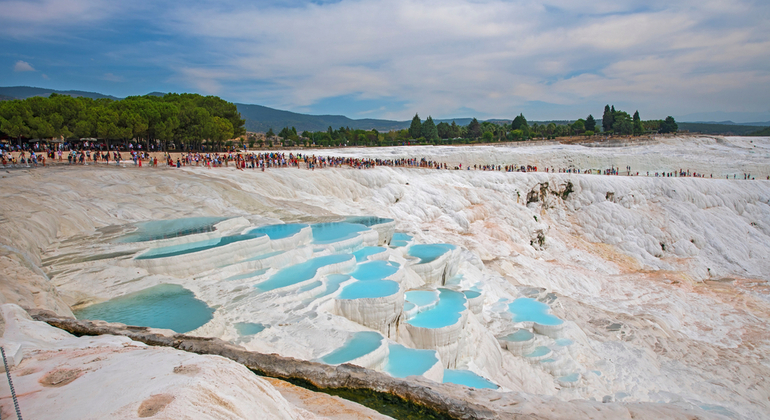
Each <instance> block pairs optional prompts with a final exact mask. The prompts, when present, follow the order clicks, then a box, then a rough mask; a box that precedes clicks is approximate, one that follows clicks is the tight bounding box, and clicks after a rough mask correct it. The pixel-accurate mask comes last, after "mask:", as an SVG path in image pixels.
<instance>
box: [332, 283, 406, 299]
mask: <svg viewBox="0 0 770 420" xmlns="http://www.w3.org/2000/svg"><path fill="white" fill-rule="evenodd" d="M397 292H398V283H396V282H395V281H391V280H370V281H357V282H355V283H352V284H349V285H347V286H345V287H344V288H343V289H342V291H341V292H340V294H339V296H338V298H339V299H365V298H378V297H385V296H390V295H392V294H394V293H397Z"/></svg>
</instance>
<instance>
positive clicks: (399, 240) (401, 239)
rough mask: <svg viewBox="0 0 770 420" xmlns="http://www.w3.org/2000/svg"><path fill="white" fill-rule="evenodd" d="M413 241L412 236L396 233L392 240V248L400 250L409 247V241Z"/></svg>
mask: <svg viewBox="0 0 770 420" xmlns="http://www.w3.org/2000/svg"><path fill="white" fill-rule="evenodd" d="M411 240H412V235H407V234H406V233H403V232H396V233H394V234H393V237H392V238H391V239H390V246H391V247H392V248H398V247H402V246H407V245H408V244H409V241H411Z"/></svg>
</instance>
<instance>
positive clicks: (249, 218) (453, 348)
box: [0, 137, 770, 419]
mask: <svg viewBox="0 0 770 420" xmlns="http://www.w3.org/2000/svg"><path fill="white" fill-rule="evenodd" d="M323 153H324V154H325V155H327V154H328V155H332V156H358V157H378V158H398V157H426V158H429V159H432V160H436V161H441V162H447V163H458V164H459V163H462V164H463V167H464V168H465V167H466V166H467V165H468V164H471V165H473V164H479V165H486V164H500V165H508V164H517V165H537V166H538V167H539V168H545V167H551V168H576V169H577V168H579V169H606V168H609V167H611V166H612V167H616V168H617V167H624V166H626V165H629V166H631V168H632V169H631V172H633V173H634V174H635V173H636V172H640V174H642V173H644V174H646V172H647V171H651V172H652V173H654V172H662V171H673V170H677V169H685V170H686V169H689V170H691V171H696V172H699V173H703V174H707V176H708V175H711V174H713V177H714V178H713V179H712V178H709V177H707V178H678V177H676V178H674V177H672V178H663V177H654V176H651V177H647V176H604V175H586V174H575V173H548V174H546V173H543V172H534V173H518V172H516V173H505V172H497V171H494V172H491V171H490V172H487V171H474V170H470V171H469V170H457V171H454V170H436V169H407V168H389V167H378V168H374V169H368V170H355V169H351V168H323V169H318V170H315V171H307V170H298V169H270V170H268V171H266V172H261V171H249V170H247V171H237V170H235V169H234V168H219V169H218V170H206V169H204V168H196V167H187V168H182V169H178V170H177V169H173V170H172V169H168V170H160V169H157V170H149V169H148V170H144V169H143V170H139V169H134V168H131V167H127V168H120V167H109V168H103V167H102V168H91V167H87V168H86V167H78V168H70V167H55V168H46V169H37V170H15V171H9V172H6V173H5V174H4V175H3V176H4V178H3V179H2V187H3V188H2V189H0V210H1V211H0V241H1V243H2V248H0V280H1V281H0V294H1V295H2V301H0V303H7V304H17V305H19V306H25V307H38V308H44V309H49V310H52V311H55V312H56V313H58V314H60V315H71V314H72V312H71V310H74V312H75V314H76V315H77V316H85V315H84V314H86V315H88V316H92V317H102V318H107V317H114V318H111V319H108V320H109V321H117V322H123V323H126V324H131V323H136V324H140V325H142V323H144V324H146V325H148V326H151V327H157V328H171V329H176V330H178V331H179V332H185V333H187V334H190V335H197V336H206V337H216V338H220V339H222V340H225V341H227V342H230V343H233V344H237V345H239V346H242V347H243V348H245V349H247V350H252V351H256V352H261V353H268V354H269V353H277V354H280V355H283V356H288V357H294V358H298V359H303V360H311V361H320V362H323V363H327V364H331V365H338V364H341V363H353V364H357V365H360V366H364V367H367V368H370V369H374V370H378V371H381V372H385V373H388V374H391V375H395V374H396V373H394V372H398V373H397V374H402V373H403V374H404V375H407V374H408V375H411V374H414V375H416V376H421V377H422V379H423V380H429V381H436V382H441V381H444V380H445V379H446V378H445V376H446V377H450V376H451V377H452V378H470V379H467V380H464V379H463V380H461V379H454V380H456V381H466V382H465V383H466V384H474V386H481V385H480V384H483V383H491V384H492V387H493V388H494V385H496V386H498V387H499V388H496V389H497V391H494V392H499V393H501V395H503V393H505V392H509V391H510V392H517V393H522V395H527V396H533V397H526V398H527V399H528V400H531V401H534V398H554V401H562V402H565V403H566V402H568V401H569V402H572V401H583V402H586V403H588V402H590V401H605V402H610V401H616V402H623V403H633V402H640V403H672V404H674V406H675V407H678V408H679V409H681V410H693V411H692V412H693V413H697V415H698V416H701V417H702V418H734V419H755V418H768V417H770V402H768V401H770V400H769V399H768V398H770V387H768V386H766V385H765V384H766V379H765V378H767V377H770V366H768V364H767V363H766V360H765V355H766V354H768V351H770V345H769V344H770V343H769V342H768V338H767V337H770V327H768V323H767V321H768V318H770V287H768V285H767V281H768V280H770V181H767V180H765V179H764V178H765V177H767V176H768V175H770V139H768V138H760V137H757V138H738V137H731V138H710V137H697V138H689V137H683V138H675V139H664V140H661V141H660V142H657V143H653V144H648V145H634V146H629V147H613V148H601V147H583V146H563V145H556V144H545V145H537V146H521V147H499V148H492V147H396V148H385V149H368V148H367V149H344V150H328V151H327V150H324V151H323ZM733 173H736V174H741V173H752V175H754V176H756V178H757V180H753V181H751V180H743V179H738V178H742V177H740V176H739V177H736V179H733V178H732V174H733ZM727 175H730V179H725V176H727ZM760 178H762V179H760ZM136 191H141V192H142V193H141V194H139V193H136ZM203 217H216V218H223V219H224V220H222V219H215V220H217V221H216V223H215V224H213V227H212V226H203V224H205V223H208V222H206V221H207V220H209V219H203ZM191 218H201V221H200V223H201V224H202V225H201V226H199V227H196V226H194V223H193V222H195V220H197V219H191ZM158 220H166V221H169V222H167V223H165V224H164V225H163V226H165V227H164V229H169V232H167V233H168V235H161V236H158V237H163V236H170V237H166V238H165V239H156V240H150V241H146V242H126V241H123V240H122V239H121V238H127V236H126V235H128V234H130V233H131V232H134V231H135V230H136V229H137V228H138V226H142V225H140V224H141V223H143V222H148V221H158ZM185 220H186V221H185ZM212 220H214V219H212ZM176 225H178V226H179V229H176V230H175V229H174V226H176ZM148 226H150V225H148ZM191 226H192V227H191ZM182 227H184V229H182ZM209 227H211V229H209ZM196 229H197V230H196ZM212 229H213V230H212ZM183 230H184V233H185V234H183V235H181V236H179V235H178V233H179V232H182V231H183ZM195 232H199V233H195ZM158 233H159V234H162V233H164V232H158ZM181 308H184V309H181ZM2 313H3V316H4V319H5V323H4V325H5V326H6V327H5V330H4V331H3V336H2V343H3V345H4V346H5V348H6V351H7V352H8V353H9V355H10V358H11V365H12V366H13V368H12V373H13V374H14V375H19V377H20V378H22V379H19V383H20V384H21V385H20V388H21V389H22V390H27V391H29V392H32V394H30V395H29V396H25V397H24V398H25V399H26V403H27V404H33V403H34V406H35V407H36V408H35V409H30V411H29V413H30V418H43V417H45V416H42V415H41V413H42V411H41V409H39V407H41V406H43V405H44V403H43V402H42V401H43V400H42V398H48V397H46V396H47V395H55V397H50V398H51V401H52V402H51V407H54V408H62V407H64V404H65V401H67V398H75V397H73V395H77V392H75V391H70V390H71V389H72V390H78V392H89V390H93V389H97V388H99V385H98V383H95V382H93V380H92V381H91V382H89V383H88V384H87V385H85V384H82V382H79V381H78V380H73V381H71V383H69V382H68V384H69V385H66V386H64V387H61V388H56V389H60V390H63V391H62V392H59V391H56V392H54V390H53V388H51V389H49V388H45V387H43V388H41V386H42V385H34V384H35V383H37V382H34V381H30V380H28V379H29V378H28V379H23V378H25V376H23V375H22V373H27V372H32V370H34V369H40V370H39V371H35V372H50V371H52V370H54V369H55V367H54V364H61V366H63V367H62V368H61V369H65V370H67V369H68V370H67V371H66V372H65V373H67V372H69V374H71V375H75V379H77V377H78V375H83V374H87V372H90V371H88V369H89V368H88V365H87V364H86V362H87V361H88V360H85V359H84V358H83V357H85V356H83V357H81V356H78V354H81V355H82V354H85V353H83V352H84V351H85V350H82V349H84V348H86V347H88V346H89V344H88V343H89V342H90V343H95V344H94V348H95V349H96V350H94V351H93V355H94V357H93V359H95V358H96V357H97V354H99V355H101V354H104V355H105V356H104V360H103V361H99V362H98V363H97V364H98V366H99V368H100V369H103V370H105V373H104V374H101V373H100V375H106V373H108V372H109V370H108V369H111V368H110V366H113V363H118V362H120V363H127V361H128V360H130V361H131V363H137V364H146V365H147V366H150V367H155V368H157V369H161V367H162V368H163V369H165V370H164V372H165V371H166V370H167V371H169V372H172V373H173V372H175V370H174V367H175V366H182V368H180V369H181V370H180V371H184V366H188V365H189V366H196V369H198V370H195V369H193V370H194V371H195V372H196V374H198V373H199V374H200V375H198V376H190V377H191V378H198V379H195V381H199V382H196V384H197V383H200V384H202V385H200V386H203V387H204V388H205V389H207V390H208V391H205V392H204V391H201V390H200V389H199V388H196V386H197V385H195V386H193V385H190V383H187V384H186V385H180V384H181V383H182V382H183V381H182V379H180V378H183V377H184V375H174V374H168V375H165V374H164V376H162V377H160V379H159V381H158V384H157V385H154V387H153V386H149V385H147V381H145V380H143V379H141V378H139V376H140V375H139V373H137V374H136V375H134V376H131V377H128V378H124V379H122V382H124V383H131V381H136V383H137V386H138V387H145V388H146V389H144V388H143V389H137V390H133V391H131V392H128V393H127V394H126V395H127V396H126V398H133V400H132V401H134V402H136V404H134V405H130V404H129V403H128V402H126V407H128V406H129V405H130V406H131V407H132V408H131V410H133V411H131V410H129V411H131V412H132V413H135V412H136V409H137V407H138V406H139V403H138V402H141V401H145V400H148V399H150V398H151V397H152V396H153V395H169V396H166V397H162V398H160V400H158V401H155V400H153V401H155V402H156V403H158V404H160V403H163V402H164V401H165V405H163V404H161V405H162V406H163V407H166V409H167V410H169V411H168V412H165V411H164V413H165V414H164V415H166V416H171V417H173V416H174V413H178V412H181V411H174V410H183V408H182V407H183V405H182V404H183V403H184V402H185V401H190V404H192V402H191V401H196V399H197V400H200V399H203V397H201V393H206V392H209V391H210V392H209V393H213V395H215V396H218V397H222V398H224V397H223V395H225V394H227V395H229V396H228V397H227V401H229V402H230V403H231V404H232V406H231V408H230V409H229V410H230V411H228V413H249V414H248V416H246V417H259V415H260V414H259V413H267V414H265V417H266V418H298V419H300V418H308V419H310V418H315V417H313V416H314V414H312V413H309V412H304V411H302V409H299V408H297V407H295V406H292V404H290V403H289V402H287V400H285V399H283V397H281V396H280V394H278V391H276V390H275V389H274V388H273V386H272V385H270V383H268V382H267V381H264V380H263V379H260V378H258V377H256V376H253V375H250V374H249V372H248V371H246V370H245V369H244V368H242V367H239V366H238V365H236V364H234V363H231V362H226V361H225V360H224V359H221V358H217V357H210V356H205V357H204V356H195V355H192V354H186V353H182V352H175V351H172V350H168V351H167V350H162V351H155V350H150V349H148V348H145V346H142V345H138V344H134V342H129V341H130V340H129V341H126V340H127V339H126V340H124V339H120V338H116V337H95V338H87V339H86V338H81V339H75V338H74V337H71V336H69V335H66V334H63V333H59V332H56V331H58V330H55V329H52V328H50V327H44V326H40V325H38V324H37V323H33V322H32V321H30V320H28V319H27V318H25V316H24V313H23V312H22V311H21V310H20V309H18V307H16V306H13V305H3V306H2ZM11 319H12V320H13V321H12V322H11ZM160 320H162V321H163V322H166V323H165V324H162V325H161V324H158V325H151V324H153V323H155V322H158V321H160ZM182 330H184V331H182ZM88 340H91V341H88ZM25 349H26V350H25ZM55 349H66V353H67V354H68V355H69V356H68V357H72V359H71V360H72V361H68V360H69V359H66V358H64V357H63V356H56V355H55V353H53V352H54V350H55ZM116 349H124V350H120V351H118V350H116ZM418 350H420V351H423V352H420V351H418ZM89 351H90V350H89ZM46 352H49V353H50V354H51V355H52V356H51V357H53V358H52V359H50V360H51V361H50V362H49V361H46V360H47V359H46V357H48V356H46V355H47V354H49V353H46ZM78 352H80V353H78ZM121 352H122V353H121ZM118 353H120V354H118ZM124 353H125V354H124ZM89 354H91V353H89ZM180 354H182V355H184V356H180ZM89 357H90V356H89ZM98 357H102V356H98ZM89 360H90V359H89ZM25 363H28V365H25ZM94 363H96V362H94ZM166 368H168V369H166ZM25 369H27V370H25ZM30 369H32V370H30ZM147 369H149V368H147ZM445 369H452V371H451V372H449V373H453V375H448V374H447V375H445V372H444V371H445ZM455 370H456V371H457V372H455ZM35 372H32V373H29V375H31V376H30V378H37V379H35V381H37V380H38V379H40V378H42V376H43V373H39V374H38V373H35ZM142 372H147V370H142ZM458 372H459V373H458ZM220 373H221V374H220ZM88 374H89V375H90V373H88ZM35 375H37V376H35ZM222 375H228V378H229V377H230V376H232V378H233V379H232V380H229V379H224V378H223V377H222ZM65 376H66V375H65ZM93 377H94V378H96V376H93ZM99 378H101V379H99V380H104V381H106V380H107V379H105V378H106V376H99ZM201 378H204V379H201ZM14 379H16V376H14ZM41 380H42V379H41ZM191 380H192V379H191ZM180 381H182V382H180ZM5 386H6V388H3V389H5V391H1V390H0V392H5V394H3V396H4V397H7V396H8V395H9V391H8V389H7V385H5ZM69 387H72V388H69ZM176 387H179V389H178V390H177V391H175V390H174V389H175V388H176ZM186 387H187V388H186ZM239 387H241V388H243V389H249V390H251V391H249V392H245V391H244V392H241V391H238V388H239ZM38 388H39V389H42V391H40V392H41V394H40V395H41V397H40V398H41V400H37V399H35V398H36V397H34V395H35V394H34V392H37V391H36V389H38ZM64 391H67V392H64ZM252 391H253V393H259V395H255V394H253V393H252ZM207 395H208V394H207ZM164 398H165V399H164ZM169 398H170V399H171V400H169ZM212 398H213V397H212ZM78 401H85V400H84V399H80V400H78ZM120 401H123V400H120ZM126 401H127V400H126ZM137 401H138V402H137ZM171 401H174V402H171ZM22 402H24V400H22ZM0 404H1V405H2V413H3V417H5V414H6V413H10V412H11V411H12V410H13V408H12V405H11V402H10V398H4V399H2V400H0ZM83 404H86V403H85V402H83ZM105 404H106V403H105ZM132 404H133V403H132ZM206 404H208V403H206ZM206 404H204V406H205V407H207V408H206V409H207V410H209V409H210V410H214V408H212V407H213V406H214V405H213V404H209V405H206ZM255 406H260V407H261V408H260V409H255V408H254V407H255ZM104 407H108V405H105V406H104ZM104 407H102V408H99V409H98V410H96V411H95V412H96V413H102V414H103V415H104V416H107V417H109V416H110V415H112V414H114V413H118V414H115V415H116V416H117V417H119V418H128V414H126V413H128V411H125V413H124V412H122V411H120V412H119V411H115V410H117V409H118V408H120V407H114V406H110V407H112V408H110V409H109V410H108V409H107V408H104ZM667 407H668V406H667ZM36 410H37V411H36ZM73 410H74V409H73ZM100 410H101V411H100ZM110 410H113V411H110ZM126 410H128V409H126ZM259 410H262V411H259ZM667 410H668V408H667ZM53 412H56V411H53ZM61 412H62V413H64V414H66V415H63V417H62V418H74V415H72V413H74V412H75V411H71V412H70V411H66V410H64V409H63V408H62V411H61ZM652 412H654V410H653V411H650V413H652ZM212 413H214V414H211V416H213V417H217V414H216V412H215V411H212ZM666 413H670V412H669V411H666ZM682 413H684V411H682ZM688 413H690V411H688ZM24 414H25V417H27V415H26V413H24ZM533 414H536V415H542V416H543V417H545V418H548V417H549V416H550V415H551V414H550V412H547V411H545V410H544V411H542V412H537V413H533ZM228 415H230V414H228ZM222 416H225V415H222ZM222 416H220V417H222ZM303 416H304V417H303ZM656 416H657V415H656ZM667 416H668V414H660V416H659V417H655V418H676V417H675V416H673V415H671V416H670V417H667ZM682 416H683V414H682ZM709 416H711V417H709ZM231 417H234V418H239V415H237V414H233V415H231ZM49 418H50V417H49ZM618 418H627V417H623V416H620V415H619V416H618ZM680 418H685V417H680Z"/></svg>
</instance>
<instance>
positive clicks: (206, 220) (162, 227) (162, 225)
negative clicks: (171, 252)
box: [117, 217, 227, 242]
mask: <svg viewBox="0 0 770 420" xmlns="http://www.w3.org/2000/svg"><path fill="white" fill-rule="evenodd" d="M223 220H227V217H188V218H185V219H172V220H151V221H148V222H140V223H136V224H135V226H136V230H135V231H133V232H131V233H129V234H127V235H123V236H122V237H120V238H118V239H117V242H146V241H155V240H158V239H165V238H176V237H179V236H186V235H192V234H195V233H205V232H211V231H213V230H214V225H215V224H217V223H219V222H221V221H223Z"/></svg>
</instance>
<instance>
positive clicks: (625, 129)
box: [612, 111, 634, 135]
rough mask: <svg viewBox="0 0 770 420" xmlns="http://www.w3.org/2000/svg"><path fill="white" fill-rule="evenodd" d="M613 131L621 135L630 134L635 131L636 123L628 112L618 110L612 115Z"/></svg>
mask: <svg viewBox="0 0 770 420" xmlns="http://www.w3.org/2000/svg"><path fill="white" fill-rule="evenodd" d="M612 119H613V121H614V122H613V123H612V131H614V132H615V133H617V134H620V135H629V134H632V133H633V132H634V124H633V122H632V120H631V116H630V115H628V113H627V112H623V111H616V112H615V114H614V115H613V116H612Z"/></svg>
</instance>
